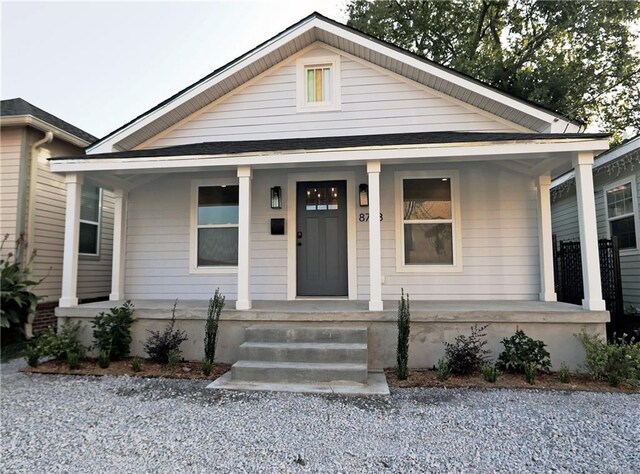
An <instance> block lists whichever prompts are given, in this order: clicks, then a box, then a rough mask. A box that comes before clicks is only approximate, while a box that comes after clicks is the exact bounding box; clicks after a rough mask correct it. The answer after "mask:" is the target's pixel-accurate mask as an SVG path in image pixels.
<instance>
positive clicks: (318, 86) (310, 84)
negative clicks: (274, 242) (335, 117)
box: [297, 56, 340, 112]
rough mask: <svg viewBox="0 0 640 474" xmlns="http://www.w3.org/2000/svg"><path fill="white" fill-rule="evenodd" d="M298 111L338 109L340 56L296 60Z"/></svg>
mask: <svg viewBox="0 0 640 474" xmlns="http://www.w3.org/2000/svg"><path fill="white" fill-rule="evenodd" d="M297 76H298V81H297V97H298V112H327V111H332V110H340V57H339V56H335V57H322V58H319V57H311V58H301V59H299V60H298V61H297Z"/></svg>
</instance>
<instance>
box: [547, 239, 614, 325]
mask: <svg viewBox="0 0 640 474" xmlns="http://www.w3.org/2000/svg"><path fill="white" fill-rule="evenodd" d="M598 247H599V250H600V280H601V284H602V297H603V299H604V300H605V303H606V305H607V310H608V311H609V312H610V313H611V317H612V319H613V318H614V317H618V316H622V315H623V314H624V306H623V302H622V276H621V274H620V250H619V248H618V242H617V239H616V238H615V237H614V238H613V239H611V240H608V239H601V240H599V241H598ZM553 250H554V273H555V281H556V294H557V296H558V301H563V302H565V303H572V304H578V305H579V304H582V299H583V298H584V289H583V286H582V255H581V253H580V242H573V241H560V244H559V245H558V244H557V242H556V237H555V236H553Z"/></svg>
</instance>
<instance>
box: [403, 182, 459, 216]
mask: <svg viewBox="0 0 640 474" xmlns="http://www.w3.org/2000/svg"><path fill="white" fill-rule="evenodd" d="M402 186H403V189H402V192H403V194H402V195H403V200H404V202H403V208H404V220H429V219H451V180H450V179H449V178H429V179H405V180H403V184H402Z"/></svg>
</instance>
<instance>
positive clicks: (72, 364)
mask: <svg viewBox="0 0 640 474" xmlns="http://www.w3.org/2000/svg"><path fill="white" fill-rule="evenodd" d="M67 364H69V368H70V369H71V370H76V369H79V368H80V356H79V355H78V354H76V353H75V352H71V353H69V354H67Z"/></svg>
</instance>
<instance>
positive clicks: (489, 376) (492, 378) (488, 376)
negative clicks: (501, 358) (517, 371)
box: [482, 365, 502, 383]
mask: <svg viewBox="0 0 640 474" xmlns="http://www.w3.org/2000/svg"><path fill="white" fill-rule="evenodd" d="M501 375H502V372H501V371H500V370H499V369H498V368H497V367H494V366H492V365H486V366H484V367H483V368H482V378H484V379H485V380H486V381H487V382H489V383H496V380H498V377H500V376H501Z"/></svg>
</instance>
